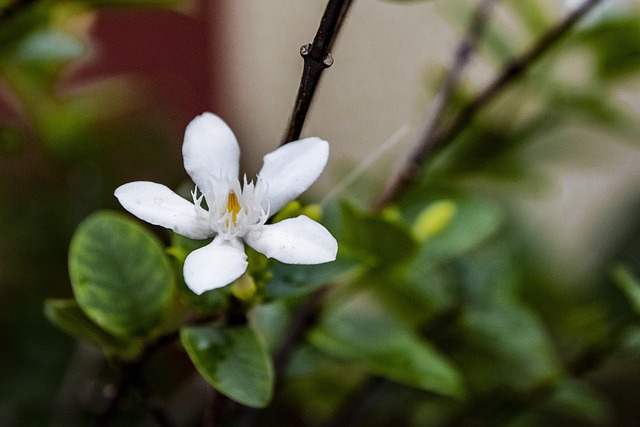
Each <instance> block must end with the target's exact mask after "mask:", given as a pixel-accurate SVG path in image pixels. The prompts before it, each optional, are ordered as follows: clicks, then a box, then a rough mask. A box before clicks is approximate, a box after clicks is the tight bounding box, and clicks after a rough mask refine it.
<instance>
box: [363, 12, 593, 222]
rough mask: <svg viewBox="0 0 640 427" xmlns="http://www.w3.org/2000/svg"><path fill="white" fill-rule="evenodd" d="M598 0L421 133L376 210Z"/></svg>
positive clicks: (539, 40) (555, 27) (386, 188)
mask: <svg viewBox="0 0 640 427" xmlns="http://www.w3.org/2000/svg"><path fill="white" fill-rule="evenodd" d="M601 2H602V0H586V1H585V2H584V3H583V4H582V5H581V6H580V7H578V8H576V9H574V10H573V11H572V12H571V13H570V14H568V15H567V16H566V17H565V18H564V19H562V20H561V21H560V22H558V23H557V24H556V25H555V26H553V27H552V28H551V29H550V30H548V31H547V32H546V33H545V34H544V35H543V36H542V37H541V38H540V39H538V41H537V42H536V43H535V44H534V45H533V46H532V47H531V48H530V49H529V50H527V51H525V52H524V53H523V54H522V55H520V56H519V57H517V58H515V59H513V60H512V61H510V62H509V63H508V64H507V65H506V66H505V67H503V69H502V71H501V72H500V74H498V76H497V77H496V78H495V79H494V80H493V81H492V82H491V83H490V84H489V85H488V86H487V87H486V88H485V89H484V90H483V91H482V92H480V93H479V94H478V95H477V96H476V97H475V98H474V99H473V100H472V101H471V102H470V103H469V104H467V105H466V106H465V107H464V108H462V110H460V112H459V113H458V114H457V115H456V116H455V117H454V118H453V119H452V120H451V121H450V122H449V123H447V124H445V125H443V126H441V127H435V128H433V130H431V131H430V132H428V133H427V134H423V136H422V138H421V140H420V142H419V143H418V145H417V146H416V147H415V149H414V150H413V151H412V152H411V154H410V156H409V158H408V159H407V161H406V163H405V165H404V166H403V168H402V169H401V170H400V172H399V173H398V174H397V175H395V176H394V177H393V178H392V179H391V180H390V181H389V183H388V185H387V186H386V187H385V189H384V190H383V191H382V193H381V194H380V196H379V197H378V198H377V199H376V201H375V203H374V209H375V210H377V211H379V210H381V209H382V208H384V207H385V206H387V205H388V204H389V203H391V202H392V201H393V200H395V199H396V198H397V197H398V196H399V195H400V194H401V193H402V192H404V191H405V190H406V188H407V187H408V186H409V185H411V184H412V183H413V182H414V180H415V179H416V177H417V175H418V172H419V171H420V168H421V167H422V165H423V164H424V163H425V162H426V160H427V159H428V158H429V157H430V156H432V155H433V154H434V153H435V152H437V151H438V150H441V149H442V148H444V147H445V146H447V144H449V143H451V142H452V141H453V140H454V139H455V138H456V137H457V136H458V135H459V134H460V133H461V132H462V131H463V130H464V129H465V128H466V127H467V125H468V124H469V123H470V122H471V121H472V120H473V118H474V117H475V116H476V114H477V113H478V112H479V111H480V110H481V109H482V108H484V107H485V106H486V105H487V104H489V103H490V102H491V101H492V100H493V99H495V98H496V96H497V95H499V94H500V93H502V91H503V90H504V89H505V88H506V87H507V86H508V85H509V84H511V83H513V82H514V81H516V80H517V79H519V78H520V77H522V76H523V75H524V74H525V73H526V72H527V71H528V70H529V69H530V68H531V66H532V65H533V64H534V63H535V62H536V61H537V60H538V59H540V57H542V55H543V54H545V53H546V52H547V51H549V50H550V49H551V48H552V47H553V46H555V44H556V43H557V42H558V41H559V40H560V39H562V38H563V37H564V36H565V35H566V34H567V33H568V32H569V31H570V30H571V29H572V28H573V27H574V26H575V24H576V23H577V22H578V21H579V20H580V19H581V18H582V17H583V16H584V15H586V14H587V13H588V12H589V11H590V10H591V9H593V8H594V7H595V6H597V5H598V4H599V3H601Z"/></svg>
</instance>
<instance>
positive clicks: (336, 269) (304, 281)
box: [264, 248, 368, 298]
mask: <svg viewBox="0 0 640 427" xmlns="http://www.w3.org/2000/svg"><path fill="white" fill-rule="evenodd" d="M367 264H368V263H367V262H365V261H363V257H362V256H357V255H355V254H352V253H349V251H348V250H347V249H342V248H340V249H339V251H338V256H337V258H336V260H335V261H333V262H328V263H325V264H318V265H294V264H282V263H275V265H274V266H273V267H272V269H271V273H272V278H271V280H270V281H269V282H268V283H267V285H266V287H265V290H264V292H265V294H266V296H267V297H270V298H282V297H290V296H299V295H303V294H306V293H309V292H312V291H313V290H315V289H317V288H319V287H320V286H322V285H326V284H328V283H330V282H335V281H341V280H345V279H347V278H352V277H353V276H354V275H357V274H358V273H359V272H362V271H363V270H364V269H366V268H367Z"/></svg>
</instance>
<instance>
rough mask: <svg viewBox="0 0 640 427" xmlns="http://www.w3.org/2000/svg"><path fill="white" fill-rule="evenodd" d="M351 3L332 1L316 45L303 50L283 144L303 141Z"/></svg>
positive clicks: (313, 44)
mask: <svg viewBox="0 0 640 427" xmlns="http://www.w3.org/2000/svg"><path fill="white" fill-rule="evenodd" d="M352 2H353V0H329V2H328V3H327V7H326V8H325V11H324V15H323V16H322V20H321V21H320V26H319V27H318V31H317V33H316V36H315V38H314V39H313V43H311V44H306V45H304V46H302V47H301V48H300V55H302V58H303V59H304V68H303V70H302V78H301V79H300V86H299V87H298V95H297V96H296V100H295V103H294V106H293V113H291V118H290V119H289V124H288V126H287V130H286V132H285V134H284V137H283V138H282V143H281V145H284V144H286V143H288V142H291V141H295V140H297V139H299V138H300V133H301V132H302V127H303V126H304V122H305V119H306V118H307V113H308V112H309V107H310V106H311V101H312V100H313V96H314V94H315V91H316V88H317V87H318V83H319V82H320V77H321V76H322V72H323V71H324V70H325V69H326V68H329V67H330V66H331V65H332V64H333V57H332V56H331V48H332V47H333V44H334V42H335V40H336V38H337V36H338V32H339V31H340V28H341V27H342V23H343V22H344V19H345V17H346V15H347V12H348V11H349V7H350V6H351V3H352Z"/></svg>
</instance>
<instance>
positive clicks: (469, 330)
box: [455, 303, 561, 393]
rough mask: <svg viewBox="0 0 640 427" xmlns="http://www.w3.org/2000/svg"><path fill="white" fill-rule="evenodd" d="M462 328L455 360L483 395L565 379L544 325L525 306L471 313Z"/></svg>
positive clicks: (503, 307) (510, 306)
mask: <svg viewBox="0 0 640 427" xmlns="http://www.w3.org/2000/svg"><path fill="white" fill-rule="evenodd" d="M459 327H460V333H461V336H460V342H461V343H462V346H461V347H460V348H459V351H457V352H455V353H456V354H457V357H455V360H456V361H457V362H458V363H459V365H460V366H461V367H462V369H463V371H464V373H465V376H466V378H467V379H468V380H469V382H470V383H471V385H472V387H473V388H474V389H475V390H476V391H477V392H481V393H482V392H487V391H489V390H492V389H507V390H519V391H524V390H527V389H530V388H532V387H535V386H538V385H541V384H543V383H546V382H549V381H552V380H554V379H556V378H557V377H558V376H559V375H560V374H561V368H560V366H559V364H558V361H557V359H556V357H555V355H554V351H553V346H552V342H551V340H550V337H548V336H547V334H546V331H545V328H544V325H543V324H542V322H541V321H540V320H539V319H538V318H537V317H536V316H535V315H534V314H533V313H532V312H530V311H529V310H527V309H526V308H525V307H524V306H522V305H517V304H513V303H512V304H506V303H503V304H501V305H496V306H493V307H487V308H477V309H467V310H466V311H464V313H463V314H462V316H461V318H460V323H459Z"/></svg>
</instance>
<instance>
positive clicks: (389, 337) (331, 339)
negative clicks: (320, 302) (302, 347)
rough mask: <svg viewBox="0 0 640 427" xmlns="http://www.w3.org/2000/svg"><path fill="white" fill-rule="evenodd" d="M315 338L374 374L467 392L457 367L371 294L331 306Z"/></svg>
mask: <svg viewBox="0 0 640 427" xmlns="http://www.w3.org/2000/svg"><path fill="white" fill-rule="evenodd" d="M309 339H310V340H311V342H312V343H313V344H314V345H316V346H317V347H319V348H321V349H322V350H324V351H326V352H328V353H329V354H332V355H334V356H336V357H338V358H340V359H343V360H346V361H350V362H353V363H355V364H357V365H358V366H360V367H361V368H363V369H365V370H367V371H369V372H370V373H372V374H375V375H380V376H383V377H386V378H389V379H391V380H393V381H397V382H399V383H402V384H406V385H410V386H413V387H418V388H421V389H424V390H429V391H432V392H435V393H438V394H442V395H445V396H451V397H456V398H462V397H463V396H464V394H465V391H464V386H463V383H462V377H461V376H460V374H459V372H458V371H457V369H456V368H455V366H454V365H453V364H452V363H451V362H450V361H449V360H447V358H446V357H444V356H443V355H442V354H440V353H439V352H438V350H437V349H435V348H434V347H433V346H431V345H430V344H429V343H427V342H425V341H424V340H422V339H420V337H419V336H418V335H417V334H416V333H415V332H413V331H412V330H411V329H410V328H409V327H407V326H406V325H404V324H403V323H401V322H400V321H398V320H397V319H396V318H394V317H393V316H392V315H391V314H390V313H389V312H387V311H386V310H384V309H383V308H382V307H381V306H380V305H379V304H378V303H377V302H376V301H375V300H372V299H371V298H369V297H368V296H367V295H364V297H363V296H362V295H361V296H360V297H359V298H354V297H351V298H350V299H349V300H348V301H347V302H345V303H344V304H341V305H339V306H338V307H331V308H328V309H327V310H326V311H325V313H323V315H322V317H321V319H320V322H319V324H318V327H317V328H316V329H314V330H313V331H312V332H311V334H310V336H309Z"/></svg>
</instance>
